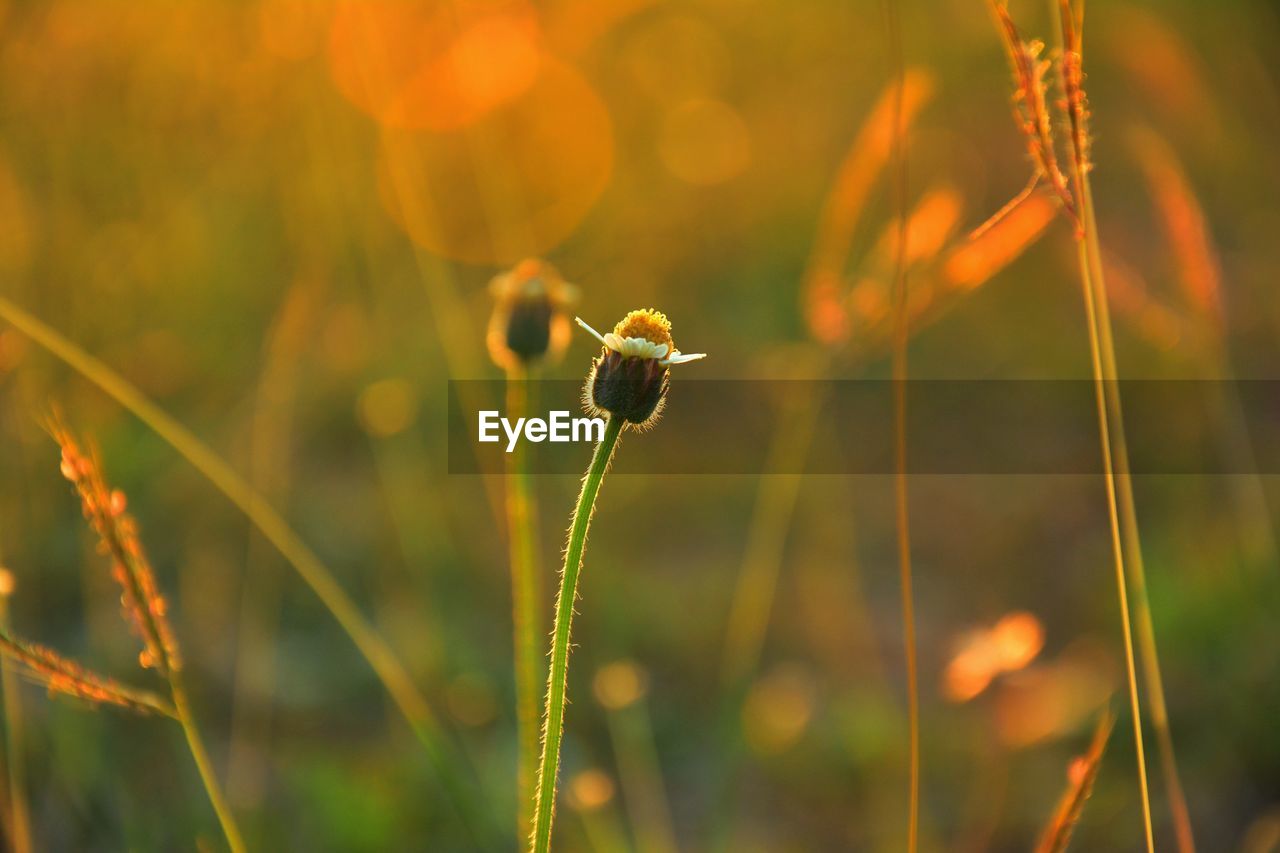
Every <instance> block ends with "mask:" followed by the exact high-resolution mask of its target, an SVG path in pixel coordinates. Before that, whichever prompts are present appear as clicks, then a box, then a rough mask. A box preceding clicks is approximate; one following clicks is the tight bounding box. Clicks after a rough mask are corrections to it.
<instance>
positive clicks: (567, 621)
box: [532, 417, 623, 853]
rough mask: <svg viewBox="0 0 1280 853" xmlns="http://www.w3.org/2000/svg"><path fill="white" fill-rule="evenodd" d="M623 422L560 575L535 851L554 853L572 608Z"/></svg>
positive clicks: (582, 497) (593, 472) (585, 501)
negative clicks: (589, 534)
mask: <svg viewBox="0 0 1280 853" xmlns="http://www.w3.org/2000/svg"><path fill="white" fill-rule="evenodd" d="M622 425H623V421H622V419H621V418H618V417H611V418H609V422H608V424H606V426H605V429H604V437H603V438H602V439H601V440H600V443H599V444H597V445H596V449H595V454H594V455H593V456H592V457H591V467H589V468H588V469H587V475H586V477H584V478H583V480H582V492H581V493H580V494H579V495H578V503H577V506H576V507H575V508H574V510H573V522H572V524H571V525H570V527H569V544H568V546H567V547H566V548H565V552H564V569H563V571H562V572H561V575H560V593H559V595H558V596H557V597H556V615H555V627H554V629H553V631H552V640H551V672H550V674H549V675H548V677H547V707H546V716H545V724H544V726H543V731H542V761H541V765H540V766H539V769H538V787H537V791H536V794H535V800H534V828H533V838H532V849H533V851H534V853H548V851H550V849H551V822H552V818H553V817H554V815H555V807H556V774H557V773H558V771H559V769H560V742H561V738H562V737H563V735H564V703H565V679H566V677H567V676H568V672H569V633H570V628H571V626H572V623H573V605H574V601H575V600H576V599H577V595H578V575H579V573H580V572H581V570H582V553H583V550H584V549H585V547H586V543H587V530H588V528H590V526H591V516H592V515H593V514H594V513H595V508H596V496H597V495H598V494H599V493H600V483H601V482H602V481H603V480H604V475H605V472H606V471H607V470H608V469H609V462H610V460H612V459H613V451H614V447H615V446H616V445H617V443H618V436H619V435H620V434H621V433H622Z"/></svg>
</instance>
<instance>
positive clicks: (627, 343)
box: [578, 309, 706, 429]
mask: <svg viewBox="0 0 1280 853" xmlns="http://www.w3.org/2000/svg"><path fill="white" fill-rule="evenodd" d="M578 325H580V326H582V327H583V328H584V329H586V330H587V331H588V332H590V333H591V334H592V335H594V336H595V337H596V339H597V340H599V341H600V343H601V344H603V345H604V350H603V352H601V354H600V355H599V357H597V358H596V360H595V361H594V362H593V363H592V365H591V373H590V374H589V375H588V376H587V384H586V387H585V389H584V390H583V400H584V402H585V403H586V405H587V408H588V409H589V410H590V411H591V412H593V413H594V414H597V415H603V414H606V413H607V414H608V415H609V416H610V417H616V418H621V419H622V420H623V421H624V422H625V423H627V424H628V425H630V426H631V427H633V428H639V429H644V428H646V427H649V426H652V425H653V423H654V422H655V421H656V420H657V419H658V416H659V415H660V414H662V406H663V404H664V403H665V402H666V397H667V389H668V387H669V386H670V383H671V371H670V367H671V365H673V364H683V363H684V362H687V361H696V360H697V359H700V358H705V357H706V354H705V353H694V354H690V355H682V354H681V353H680V351H679V350H677V349H676V348H675V342H674V341H673V340H672V339H671V321H670V320H668V319H667V318H666V316H665V315H664V314H662V313H661V312H659V311H654V310H652V309H645V310H641V311H632V312H631V313H630V314H628V315H627V316H626V317H623V318H622V321H621V322H620V323H618V325H617V326H615V327H614V329H613V331H612V332H610V333H609V334H607V335H601V334H600V333H599V332H597V331H596V330H595V329H592V328H591V327H590V326H588V325H587V324H586V323H584V322H582V320H581V319H579V320H578Z"/></svg>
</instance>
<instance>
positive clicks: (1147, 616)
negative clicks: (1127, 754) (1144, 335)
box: [1080, 174, 1196, 853]
mask: <svg viewBox="0 0 1280 853" xmlns="http://www.w3.org/2000/svg"><path fill="white" fill-rule="evenodd" d="M1081 190H1082V191H1081V194H1080V195H1081V205H1080V207H1081V211H1082V213H1083V215H1084V225H1085V243H1086V244H1092V247H1091V248H1090V250H1089V255H1090V263H1091V265H1092V268H1091V272H1090V279H1091V281H1092V282H1093V284H1094V290H1095V301H1096V303H1097V306H1098V320H1099V323H1100V328H1099V331H1100V335H1099V337H1100V340H1101V343H1102V370H1103V376H1104V379H1105V384H1106V387H1107V403H1108V405H1109V406H1110V408H1111V412H1112V417H1113V423H1114V437H1115V455H1116V481H1117V484H1118V486H1119V489H1120V523H1121V529H1122V532H1123V534H1124V546H1125V550H1126V551H1127V552H1128V555H1129V559H1128V561H1127V563H1126V568H1127V569H1128V571H1129V587H1130V593H1131V595H1132V598H1133V604H1134V611H1135V615H1136V616H1137V622H1138V652H1139V654H1140V655H1141V656H1142V671H1143V674H1144V675H1145V676H1146V679H1145V680H1146V685H1147V694H1148V699H1149V701H1150V703H1151V724H1152V727H1153V728H1154V729H1155V733H1156V747H1157V750H1158V751H1159V754H1160V768H1161V774H1162V776H1163V777H1164V782H1165V787H1166V788H1167V789H1168V795H1169V806H1170V812H1171V813H1172V816H1173V824H1174V830H1175V834H1176V836H1177V839H1178V850H1179V851H1180V853H1195V849H1196V847H1195V834H1194V832H1193V831H1192V826H1191V814H1190V810H1189V809H1188V807H1187V798H1186V793H1185V791H1184V790H1183V787H1182V778H1181V775H1180V774H1179V772H1178V761H1177V756H1176V753H1175V751H1174V746H1173V733H1172V730H1171V728H1170V725H1169V711H1168V706H1167V705H1166V701H1165V691H1164V678H1163V676H1162V674H1161V669H1160V655H1159V651H1158V646H1157V644H1156V631H1155V622H1154V619H1153V618H1152V615H1151V600H1150V597H1149V596H1148V594H1147V573H1146V566H1145V561H1144V559H1143V556H1142V539H1141V536H1140V534H1139V528H1138V513H1137V508H1136V505H1135V502H1134V498H1133V475H1132V473H1131V469H1130V465H1129V448H1128V444H1127V441H1126V439H1125V429H1124V411H1123V409H1122V408H1121V399H1120V386H1119V374H1118V371H1117V368H1116V356H1115V345H1114V343H1113V336H1112V324H1111V312H1110V309H1109V307H1108V304H1107V302H1108V300H1107V290H1106V280H1105V279H1104V278H1103V272H1102V264H1101V261H1100V257H1101V252H1100V250H1099V240H1098V227H1097V224H1096V222H1095V221H1094V215H1093V194H1092V191H1091V188H1090V186H1089V177H1088V175H1087V174H1086V175H1085V176H1084V178H1083V181H1082V186H1081Z"/></svg>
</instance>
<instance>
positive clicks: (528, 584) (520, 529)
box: [507, 370, 542, 843]
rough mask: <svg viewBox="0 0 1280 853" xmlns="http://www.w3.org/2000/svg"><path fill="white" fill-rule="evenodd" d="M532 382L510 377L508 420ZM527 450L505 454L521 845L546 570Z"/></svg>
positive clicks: (529, 791)
mask: <svg viewBox="0 0 1280 853" xmlns="http://www.w3.org/2000/svg"><path fill="white" fill-rule="evenodd" d="M532 398H533V382H531V381H530V376H529V373H528V371H525V370H513V371H511V372H510V373H508V374H507V417H509V418H512V419H515V418H519V417H523V416H524V415H526V414H527V413H528V412H529V411H531V410H532V408H533V399H532ZM535 523H536V520H535V511H534V506H533V489H532V487H531V484H530V480H529V452H528V450H527V448H526V447H525V446H524V445H523V444H520V445H518V446H517V447H516V449H515V451H514V452H512V453H510V454H508V455H507V536H508V538H509V540H510V548H511V598H512V602H511V603H512V627H513V631H512V633H513V642H514V646H515V649H514V658H515V683H516V741H517V755H516V803H517V813H516V819H517V821H518V823H517V826H516V837H517V838H519V839H521V841H522V843H523V842H524V840H525V839H528V838H529V833H530V832H532V831H533V774H534V773H535V771H536V770H537V766H538V718H539V716H540V713H539V709H538V684H539V682H540V680H541V667H542V658H541V652H540V651H539V649H538V636H539V634H540V633H541V631H542V627H541V624H540V623H541V621H542V620H541V619H540V618H539V614H538V602H540V601H541V600H542V572H541V567H540V566H539V565H538V548H537V533H536V531H535Z"/></svg>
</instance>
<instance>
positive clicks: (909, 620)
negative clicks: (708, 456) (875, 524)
mask: <svg viewBox="0 0 1280 853" xmlns="http://www.w3.org/2000/svg"><path fill="white" fill-rule="evenodd" d="M884 10H885V22H886V27H887V29H888V34H889V61H890V62H891V64H892V68H893V74H894V76H895V77H896V79H897V81H898V85H897V87H896V88H895V93H896V94H895V97H894V104H893V137H892V141H891V143H890V152H891V153H890V159H891V160H892V162H893V169H892V170H891V171H892V180H893V195H894V206H895V207H896V208H897V214H898V238H897V241H896V243H897V245H896V247H895V250H894V255H895V257H894V262H893V267H894V275H893V279H894V286H893V367H892V370H893V445H894V512H895V517H896V520H897V528H898V574H899V580H900V585H901V590H902V638H903V645H904V647H905V652H906V663H907V727H908V739H909V761H910V769H909V782H908V816H907V851H908V853H915V851H916V849H917V848H918V846H919V835H920V674H919V670H918V665H917V650H916V614H915V592H914V590H913V585H912V572H911V513H910V496H909V494H908V490H907V385H906V383H907V339H908V336H909V333H910V329H909V325H910V318H909V317H908V315H907V260H906V253H907V248H908V247H907V151H906V144H907V143H906V133H905V129H904V128H903V122H902V117H903V110H902V87H903V82H904V79H905V76H906V69H905V64H904V62H903V58H902V32H901V27H900V25H899V21H898V7H897V5H896V2H895V0H885V3H884Z"/></svg>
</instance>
